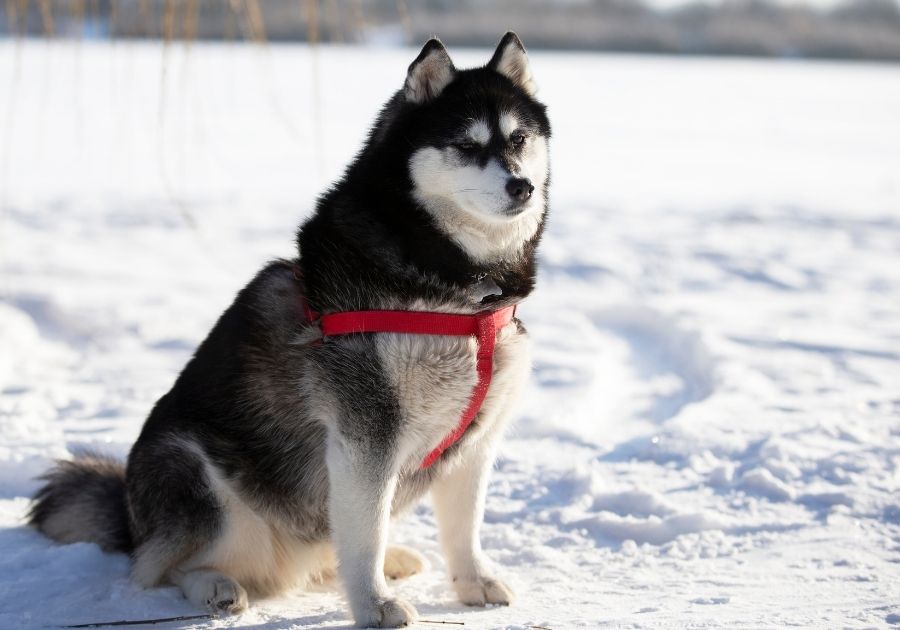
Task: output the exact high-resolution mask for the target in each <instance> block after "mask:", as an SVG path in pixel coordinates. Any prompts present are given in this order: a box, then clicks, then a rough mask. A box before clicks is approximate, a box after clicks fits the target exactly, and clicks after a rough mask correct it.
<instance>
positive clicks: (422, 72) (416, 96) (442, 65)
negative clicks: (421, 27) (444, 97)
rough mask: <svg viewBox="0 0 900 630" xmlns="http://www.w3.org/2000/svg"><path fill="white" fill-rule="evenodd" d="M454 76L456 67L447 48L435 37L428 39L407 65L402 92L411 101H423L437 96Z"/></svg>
mask: <svg viewBox="0 0 900 630" xmlns="http://www.w3.org/2000/svg"><path fill="white" fill-rule="evenodd" d="M455 76H456V68H455V67H454V66H453V61H451V59H450V55H448V54H447V49H446V48H444V45H443V44H442V43H441V42H440V41H438V40H437V39H429V40H428V41H427V42H426V43H425V46H424V47H423V48H422V52H420V53H419V56H418V57H416V60H415V61H413V62H412V63H411V64H410V65H409V70H408V71H407V73H406V84H405V85H404V86H403V93H404V94H405V95H406V100H407V101H409V102H411V103H419V104H421V103H425V102H427V101H430V100H431V99H433V98H437V96H438V95H439V94H440V93H441V92H443V91H444V88H445V87H447V85H449V83H450V82H451V81H452V80H453V77H455Z"/></svg>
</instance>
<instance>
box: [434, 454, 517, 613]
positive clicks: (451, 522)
mask: <svg viewBox="0 0 900 630" xmlns="http://www.w3.org/2000/svg"><path fill="white" fill-rule="evenodd" d="M493 461H494V454H493V449H490V448H487V447H483V448H478V449H475V450H474V451H472V452H470V453H467V454H466V459H465V460H464V461H463V462H462V463H461V464H460V465H459V466H458V467H456V468H454V469H453V470H451V471H450V472H449V473H447V474H445V475H444V476H443V477H441V478H439V479H438V480H437V481H435V482H434V484H433V485H432V487H431V488H432V490H431V492H432V497H433V498H434V507H435V512H436V514H437V519H438V529H439V534H440V539H441V546H442V547H443V549H444V555H445V556H446V558H447V565H448V568H449V569H450V578H451V579H452V581H453V588H454V589H455V590H456V594H457V596H458V597H459V600H460V601H461V602H462V603H464V604H468V605H469V606H484V605H485V604H500V605H504V606H506V605H509V604H510V602H512V599H513V592H512V590H511V589H510V588H509V587H508V586H507V585H506V584H504V583H503V582H502V581H501V580H500V579H498V578H497V577H496V576H494V574H493V572H492V571H491V568H490V561H489V560H488V559H487V557H486V556H485V555H484V552H483V551H482V550H481V539H480V538H479V531H480V530H481V521H482V520H483V518H484V499H485V495H486V493H487V482H488V474H489V473H490V470H491V464H492V463H493Z"/></svg>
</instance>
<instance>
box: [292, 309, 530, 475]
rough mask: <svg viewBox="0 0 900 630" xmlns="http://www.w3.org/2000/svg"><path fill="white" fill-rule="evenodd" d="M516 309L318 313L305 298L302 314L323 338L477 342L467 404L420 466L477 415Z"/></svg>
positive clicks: (434, 458)
mask: <svg viewBox="0 0 900 630" xmlns="http://www.w3.org/2000/svg"><path fill="white" fill-rule="evenodd" d="M515 312H516V307H515V306H507V307H506V308H501V309H499V310H496V311H483V312H481V313H477V314H475V315H457V314H452V313H430V312H420V311H344V312H341V313H328V314H326V315H319V314H317V313H315V312H313V311H312V310H310V309H309V307H308V306H307V305H306V303H305V300H304V313H305V315H306V318H307V321H309V322H311V323H318V325H319V327H320V328H321V329H322V336H323V338H324V339H325V340H327V338H328V337H335V336H338V335H352V334H355V333H404V334H408V335H447V336H455V337H468V336H472V337H475V339H476V340H477V341H478V355H477V363H476V367H477V371H478V382H477V383H476V384H475V388H474V389H473V390H472V395H471V397H470V398H469V404H468V406H467V407H466V409H465V411H463V414H462V418H460V421H459V424H458V425H457V426H456V428H455V429H454V430H453V431H452V432H451V433H450V434H449V435H448V436H447V437H445V438H444V439H443V440H442V441H441V443H440V444H438V445H437V446H436V447H435V448H434V450H432V451H431V452H430V453H428V455H426V456H425V459H424V460H423V461H422V465H421V468H422V469H425V468H428V467H429V466H431V465H432V464H434V462H436V461H437V460H438V458H440V456H441V455H442V454H443V453H444V451H446V450H447V449H448V448H450V447H451V446H453V445H454V444H455V443H456V442H458V441H459V439H460V438H462V436H463V434H464V433H465V432H466V429H468V428H469V425H470V424H472V421H473V420H474V419H475V416H476V415H478V411H479V410H480V409H481V405H482V404H483V403H484V399H485V397H486V396H487V392H488V387H489V386H490V384H491V377H492V376H493V372H494V348H495V347H496V345H497V331H499V330H500V329H501V328H503V327H504V326H506V325H507V324H508V323H510V322H511V321H512V319H513V317H514V316H515Z"/></svg>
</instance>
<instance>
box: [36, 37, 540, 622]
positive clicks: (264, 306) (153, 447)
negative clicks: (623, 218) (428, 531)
mask: <svg viewBox="0 0 900 630" xmlns="http://www.w3.org/2000/svg"><path fill="white" fill-rule="evenodd" d="M534 95H535V83H534V81H533V79H532V74H531V70H530V68H529V62H528V57H527V55H526V53H525V49H524V48H523V47H522V43H521V42H520V41H519V38H518V37H516V35H515V34H514V33H507V34H506V36H504V37H503V39H502V41H501V42H500V44H499V46H498V48H497V50H496V52H495V53H494V55H493V57H492V58H491V60H490V61H489V62H488V64H487V65H486V66H484V67H482V68H476V69H471V70H457V69H456V68H455V67H454V65H453V62H452V61H451V60H450V57H449V55H448V54H447V51H446V50H445V49H444V47H443V45H441V43H440V42H439V41H438V40H436V39H432V40H431V41H429V42H428V43H427V44H425V47H424V48H423V49H422V52H421V53H420V54H419V56H418V57H417V58H416V59H415V61H413V63H412V64H411V65H410V67H409V70H408V74H407V76H406V82H405V84H404V85H403V87H402V89H400V90H399V91H398V92H397V93H396V94H395V95H394V96H393V97H392V98H391V99H390V100H389V101H388V102H387V104H386V105H385V106H384V108H383V109H382V111H381V113H380V115H379V117H378V119H377V121H376V123H375V125H374V127H373V128H372V131H371V133H370V134H369V137H368V139H367V141H366V143H365V145H364V147H363V148H362V150H361V151H360V153H359V154H358V155H357V156H356V158H355V159H354V161H353V163H352V164H351V165H350V166H349V168H348V169H347V171H346V173H345V174H344V176H343V178H342V179H341V180H340V181H338V182H337V183H336V184H335V185H334V186H333V187H332V188H331V189H330V190H329V191H328V192H326V193H325V194H324V195H323V196H322V197H321V198H320V199H319V201H318V205H317V208H316V212H315V214H314V215H313V216H312V217H311V218H310V219H309V220H308V221H306V222H305V223H304V224H303V225H302V226H301V227H300V230H299V232H298V237H297V242H298V246H299V255H298V258H296V259H295V260H292V261H277V262H274V263H271V264H269V265H268V266H267V267H265V268H264V269H263V270H262V271H261V272H260V273H259V274H258V275H257V276H256V277H255V278H254V279H253V280H252V281H251V282H250V283H249V284H248V285H247V286H246V287H245V288H244V289H243V290H241V292H240V293H239V294H238V296H237V297H236V299H235V301H234V303H233V304H232V305H231V306H230V307H229V308H228V310H226V311H225V313H224V314H223V315H222V317H221V318H220V319H219V321H218V322H217V323H216V325H215V327H214V328H213V330H212V332H210V334H209V336H208V337H207V338H206V339H205V340H204V341H203V343H202V344H201V345H200V347H199V348H198V349H197V352H196V354H195V355H194V356H193V358H192V359H191V360H190V362H189V363H188V364H187V366H186V367H185V368H184V370H183V371H182V373H181V374H180V375H179V377H178V379H177V381H176V382H175V385H174V386H173V387H172V389H171V390H170V391H169V392H168V393H167V394H165V395H164V396H163V397H162V398H161V399H160V400H159V401H158V402H157V403H156V405H155V406H154V408H153V410H152V412H151V413H150V417H149V418H148V419H147V422H146V423H145V425H144V427H143V430H142V432H141V434H140V437H139V438H138V440H137V442H136V443H135V445H134V447H133V449H132V450H131V454H130V455H129V457H128V461H127V464H126V465H124V466H123V465H122V464H120V463H118V462H116V461H112V460H109V459H106V458H103V457H100V456H97V455H82V456H80V457H76V458H75V459H74V460H72V461H66V462H60V463H59V464H58V466H57V467H56V468H55V469H53V470H51V471H50V472H49V473H48V474H47V475H46V476H45V477H44V479H45V481H46V485H44V486H43V488H42V489H41V490H40V491H39V492H38V494H37V496H36V502H35V504H34V507H33V510H32V513H31V523H32V524H33V525H34V526H36V527H37V528H38V529H39V530H40V531H42V532H44V533H45V534H47V535H48V536H50V537H51V538H53V539H55V540H58V541H60V542H74V541H89V542H95V543H97V544H99V545H100V546H101V547H103V548H104V549H107V550H119V551H125V552H129V553H130V554H131V557H132V560H133V576H134V578H135V580H136V581H137V582H138V583H140V584H142V585H144V586H147V587H150V586H154V585H158V584H165V583H170V584H176V585H178V586H180V587H181V589H182V590H183V591H184V594H185V596H186V597H187V598H188V599H189V600H190V601H191V602H193V603H194V604H195V605H196V606H198V607H205V608H206V607H208V608H209V609H211V610H212V611H213V612H217V613H218V612H223V613H237V612H240V611H242V610H243V609H244V608H245V607H246V606H247V604H248V598H254V597H263V596H268V595H272V594H276V593H278V592H281V591H284V590H285V589H288V588H292V587H296V586H302V585H304V584H307V583H310V582H311V581H315V580H322V579H325V577H327V576H329V575H331V574H333V573H335V572H337V574H338V575H339V577H340V579H341V581H342V583H343V586H344V589H345V591H346V596H347V599H348V601H349V604H350V608H351V609H352V613H353V616H354V618H355V620H356V623H357V624H358V625H360V626H364V627H366V626H376V627H398V626H404V625H407V624H409V623H412V622H413V621H415V619H416V611H415V609H414V608H413V607H412V606H411V605H410V604H409V603H407V602H405V601H403V600H401V599H398V598H396V597H394V596H393V595H392V594H391V591H390V589H389V588H388V585H387V582H386V580H385V575H387V576H388V577H405V576H407V575H411V574H413V573H416V572H418V571H420V570H422V568H423V562H424V560H423V558H422V557H421V556H420V555H419V554H418V553H416V552H414V551H412V550H410V549H405V548H387V544H386V541H387V531H388V524H389V521H390V518H391V516H392V515H396V514H397V513H399V512H401V511H403V510H404V509H406V508H408V507H409V506H411V505H412V504H413V503H414V502H415V501H416V500H417V499H419V498H420V497H421V496H422V495H423V494H424V493H425V492H426V491H429V490H430V491H431V494H432V497H433V500H434V508H435V512H436V516H437V520H438V524H439V530H440V541H441V545H442V548H443V550H444V553H445V555H446V559H447V565H448V567H449V572H450V577H451V579H452V584H453V587H454V589H455V590H456V593H457V595H458V596H459V599H460V600H461V601H462V602H464V603H465V604H470V605H476V606H483V605H485V604H509V603H510V602H511V600H512V598H513V594H512V592H511V590H510V588H509V587H508V586H507V585H506V584H504V582H503V581H501V580H500V579H499V578H498V577H497V576H496V574H495V573H494V571H493V569H492V568H491V565H490V563H489V562H488V560H487V559H486V557H485V555H484V553H483V552H482V549H481V544H480V542H479V528H480V523H481V520H482V517H483V512H484V500H485V489H486V485H487V477H488V472H489V470H490V468H491V466H492V462H493V459H494V456H495V451H496V447H497V443H498V439H499V437H500V435H501V433H502V431H503V428H504V425H505V424H506V422H507V421H508V420H509V417H510V415H511V412H512V408H513V404H514V403H515V401H516V399H517V398H518V394H519V391H520V388H521V387H522V384H523V382H524V381H525V380H526V376H527V373H528V370H529V354H528V346H527V337H526V333H525V330H524V328H523V327H522V325H521V323H520V322H518V320H515V319H513V320H512V321H511V322H510V323H509V324H507V325H504V326H503V327H502V328H501V329H500V330H499V331H498V333H497V336H496V345H495V349H494V355H493V378H492V381H491V385H490V388H489V390H488V393H487V396H486V398H485V399H484V402H483V404H482V405H481V408H480V410H479V412H478V414H477V416H476V417H475V419H474V421H473V422H472V424H471V425H469V427H468V429H467V430H466V431H465V433H464V434H463V435H462V438H461V439H459V440H458V441H457V442H456V443H455V444H453V445H452V446H451V447H450V448H448V449H447V450H446V451H444V452H443V454H442V455H441V456H440V458H439V459H438V460H437V461H436V462H435V463H434V464H433V465H431V466H428V467H423V466H422V461H423V457H425V455H426V454H428V453H429V452H431V451H432V450H433V449H435V447H436V445H438V444H440V443H441V442H442V440H443V439H444V438H445V437H446V436H447V435H449V434H451V433H452V432H453V431H454V429H455V428H456V427H457V426H458V425H459V423H460V416H461V414H463V411H464V410H465V409H466V407H467V404H468V402H469V400H470V397H471V396H472V392H473V387H474V386H475V385H476V382H477V380H478V375H477V370H476V353H477V345H478V344H477V341H476V339H475V338H473V337H466V336H443V335H417V334H400V333H362V334H348V335H344V336H339V337H329V338H327V339H323V338H322V332H321V330H320V328H319V327H318V326H316V325H315V323H311V322H310V321H308V320H307V318H306V317H304V309H303V306H302V304H303V303H304V302H305V303H306V304H308V305H309V308H311V309H312V310H314V311H317V312H319V313H325V314H327V313H337V312H344V311H358V310H363V309H385V310H401V311H430V312H443V313H458V314H473V313H479V312H482V311H485V310H490V309H497V308H501V307H506V306H510V305H513V304H516V303H518V302H520V301H521V300H522V299H523V298H525V297H526V296H527V295H528V294H529V293H531V291H532V289H533V287H534V280H535V249H536V247H537V244H538V240H539V238H540V236H541V231H542V229H543V225H544V219H545V217H546V213H547V194H548V184H549V161H548V140H549V137H550V125H549V122H548V120H547V116H546V113H545V108H544V106H543V105H542V104H541V103H539V102H538V101H537V100H535V97H534Z"/></svg>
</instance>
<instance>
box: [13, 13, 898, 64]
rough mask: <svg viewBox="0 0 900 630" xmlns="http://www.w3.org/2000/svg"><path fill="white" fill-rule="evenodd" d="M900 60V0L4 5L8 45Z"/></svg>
mask: <svg viewBox="0 0 900 630" xmlns="http://www.w3.org/2000/svg"><path fill="white" fill-rule="evenodd" d="M436 27H439V30H440V35H441V37H442V38H443V41H444V42H445V43H447V44H451V45H466V46H488V45H492V44H494V43H495V40H496V37H497V35H496V34H497V33H498V32H501V31H504V32H505V31H506V30H515V31H517V32H518V33H519V35H520V36H521V37H523V38H524V39H525V40H526V41H528V42H529V44H530V46H531V47H532V48H552V49H558V50H592V51H618V52H653V53H667V54H695V55H696V54H703V55H754V56H771V57H803V58H816V57H825V58H840V59H883V60H897V59H900V9H898V6H897V3H896V2H895V0H724V1H723V0H550V1H548V0H478V1H476V0H422V1H415V0H31V1H29V0H6V13H5V19H4V20H3V22H0V28H2V31H4V32H5V33H6V34H7V35H40V34H43V35H46V36H54V35H59V36H68V37H82V38H107V39H108V38H126V39H135V38H141V39H147V38H151V39H152V38H155V39H163V38H165V39H174V38H184V39H202V40H234V39H247V40H255V41H263V40H267V39H268V40H271V41H294V42H297V41H301V42H302V41H321V42H331V43H354V44H370V45H371V44H378V45H404V44H406V45H411V44H416V43H419V42H421V41H424V40H425V39H427V38H428V37H429V36H431V35H432V34H434V31H435V28H436Z"/></svg>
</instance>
